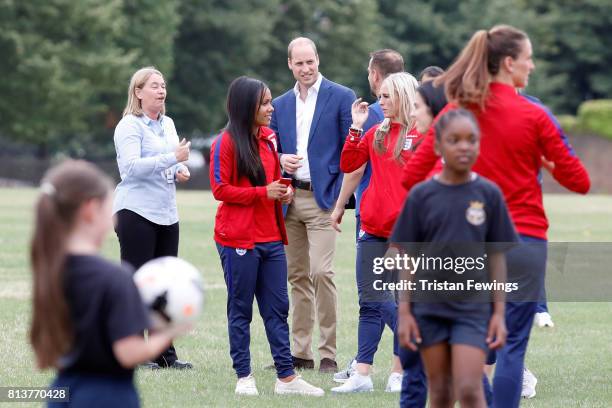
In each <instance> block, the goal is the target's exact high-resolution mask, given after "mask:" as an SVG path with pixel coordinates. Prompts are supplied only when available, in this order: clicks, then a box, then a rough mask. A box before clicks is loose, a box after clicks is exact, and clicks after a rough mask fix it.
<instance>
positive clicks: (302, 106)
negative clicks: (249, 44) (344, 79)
mask: <svg viewBox="0 0 612 408" xmlns="http://www.w3.org/2000/svg"><path fill="white" fill-rule="evenodd" d="M288 65H289V69H290V70H291V71H292V72H293V76H294V78H295V79H296V81H297V82H296V84H295V86H294V87H293V88H292V89H290V90H289V91H287V92H286V93H284V94H283V95H281V96H279V97H278V98H276V99H275V100H274V101H273V105H274V113H273V115H272V122H271V124H270V127H271V128H272V129H273V130H274V131H275V132H276V134H277V136H278V140H279V153H280V154H281V156H280V161H281V166H282V167H283V171H284V173H285V174H286V175H290V176H291V177H292V178H293V186H294V188H295V196H294V199H293V202H292V203H291V204H290V205H289V207H288V208H287V213H286V218H285V223H286V226H287V234H288V239H289V245H287V246H286V248H285V249H286V253H287V263H288V280H289V283H290V284H291V305H292V310H293V321H292V325H291V331H292V342H293V344H292V352H293V361H294V366H295V367H296V368H301V369H313V368H314V358H313V353H312V348H311V345H312V332H313V328H314V321H315V316H316V319H317V320H318V322H319V332H320V340H319V356H320V358H321V361H320V365H319V371H321V372H327V373H330V372H335V371H337V367H338V366H337V364H336V286H335V284H334V281H333V276H334V272H333V271H332V262H333V258H334V251H335V247H336V231H335V230H334V229H333V227H332V225H331V220H330V214H331V211H332V209H333V208H334V205H335V203H336V200H337V199H338V194H339V193H340V186H341V184H342V173H341V172H340V153H341V152H342V146H343V145H344V139H345V138H346V135H347V134H348V129H349V127H350V125H351V104H352V103H353V101H354V100H355V93H354V92H353V91H352V90H350V89H348V88H346V87H344V86H342V85H338V84H336V83H334V82H331V81H329V80H327V79H325V78H324V77H323V75H321V74H320V73H319V56H318V54H317V48H316V46H315V44H314V42H313V41H312V40H310V39H308V38H304V37H300V38H296V39H294V40H293V41H291V43H289V47H288Z"/></svg>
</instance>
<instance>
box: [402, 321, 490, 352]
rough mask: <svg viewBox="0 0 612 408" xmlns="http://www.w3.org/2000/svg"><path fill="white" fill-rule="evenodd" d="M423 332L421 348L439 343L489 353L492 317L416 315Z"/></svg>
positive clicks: (420, 329)
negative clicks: (488, 341)
mask: <svg viewBox="0 0 612 408" xmlns="http://www.w3.org/2000/svg"><path fill="white" fill-rule="evenodd" d="M414 317H415V319H416V321H417V324H418V326H419V331H420V332H421V340H422V343H421V344H420V347H429V346H433V345H434V344H438V343H448V344H465V345H468V346H473V347H477V348H479V349H482V350H483V351H484V352H485V353H487V352H488V351H489V347H488V346H487V329H488V327H489V319H490V317H485V316H465V317H458V318H457V317H455V318H447V317H439V316H435V315H421V314H415V316H414Z"/></svg>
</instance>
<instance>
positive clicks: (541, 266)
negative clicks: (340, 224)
mask: <svg viewBox="0 0 612 408" xmlns="http://www.w3.org/2000/svg"><path fill="white" fill-rule="evenodd" d="M534 68H535V65H534V63H533V61H532V48H531V42H530V41H529V37H528V36H527V34H525V33H524V32H522V31H520V30H518V29H516V28H514V27H511V26H506V25H502V26H495V27H493V28H492V29H490V30H488V31H487V30H480V31H477V32H476V33H475V34H474V35H473V36H472V38H471V40H470V41H469V43H468V44H467V45H466V47H465V48H464V49H463V51H462V52H461V54H460V55H459V57H458V59H457V60H456V61H455V63H453V65H452V66H451V67H450V68H449V69H448V70H447V72H446V73H445V74H443V75H442V76H441V77H440V78H438V79H436V80H434V83H436V84H437V83H444V86H445V89H446V95H447V98H448V100H449V102H451V103H450V104H449V105H447V107H446V108H445V109H444V110H443V111H442V112H445V111H446V110H449V109H456V108H457V107H458V106H461V107H465V108H468V109H470V110H471V111H472V112H473V113H474V114H475V116H476V119H477V121H478V125H479V127H480V129H481V132H482V141H481V146H480V156H479V157H478V160H477V161H476V164H475V165H474V171H475V172H477V173H478V174H480V175H482V176H484V177H487V178H489V179H490V180H492V181H494V182H495V183H496V184H497V185H498V186H499V187H500V188H501V190H502V192H503V194H504V198H505V200H506V203H507V205H508V209H509V211H510V215H511V217H512V221H513V222H514V225H515V227H516V230H517V231H518V233H519V235H520V239H521V244H520V245H518V246H517V247H515V248H514V249H512V250H511V251H510V252H508V254H507V262H508V280H509V281H510V282H518V284H519V289H520V290H519V291H517V292H513V293H510V294H509V295H508V300H509V301H508V304H507V307H506V324H507V326H508V339H507V342H506V345H505V346H504V347H503V348H502V349H501V350H499V351H498V354H497V367H496V369H495V379H494V384H493V397H494V405H495V406H496V407H517V406H518V405H519V401H520V396H521V379H522V376H523V364H524V359H525V353H526V350H527V343H528V341H529V333H530V330H531V325H532V323H533V318H534V313H535V310H536V309H535V308H536V301H537V299H538V296H539V295H540V290H539V289H540V287H541V285H542V284H543V281H544V271H545V267H546V243H547V241H546V239H547V237H546V233H547V230H548V221H547V219H546V214H545V213H544V206H543V203H542V188H541V184H540V182H539V180H538V174H539V171H540V168H541V166H542V156H543V157H544V159H545V160H547V161H550V162H552V163H553V164H554V168H553V170H552V175H553V177H554V178H555V180H557V181H558V182H559V183H561V184H562V185H563V186H565V187H566V188H568V189H570V190H572V191H575V192H578V193H582V194H585V193H586V192H587V191H588V190H589V188H590V180H589V175H588V173H587V171H586V169H585V168H584V166H583V165H582V163H581V162H580V160H579V159H578V157H577V156H576V154H575V153H574V150H573V149H572V147H571V146H570V144H569V141H568V140H567V137H566V136H565V134H564V133H563V131H562V130H561V128H560V127H559V126H557V125H556V124H555V121H554V120H553V119H552V118H551V115H550V112H549V111H548V110H547V109H545V108H543V107H542V106H541V105H539V104H535V103H533V101H531V100H529V99H528V98H526V97H525V96H523V95H521V94H519V93H517V92H516V89H517V88H525V87H526V86H527V82H528V79H529V75H530V74H531V71H533V69H534ZM433 145H434V137H433V131H432V130H430V131H429V132H428V135H427V136H426V138H425V140H424V142H423V144H422V146H421V148H420V149H419V150H418V151H417V152H416V154H415V155H414V157H413V158H412V159H411V160H410V162H408V164H407V166H406V167H405V168H404V177H403V185H404V187H406V188H408V189H410V188H411V187H412V186H413V185H415V184H416V183H417V182H418V181H420V180H422V179H423V178H424V177H425V176H426V175H427V173H428V172H429V171H430V169H431V168H432V167H433V166H434V164H435V162H436V160H437V156H436V154H435V153H434V149H433ZM527 290H529V292H527Z"/></svg>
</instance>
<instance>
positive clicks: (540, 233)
mask: <svg viewBox="0 0 612 408" xmlns="http://www.w3.org/2000/svg"><path fill="white" fill-rule="evenodd" d="M456 108H457V105H454V104H450V103H449V104H448V105H446V107H445V108H444V109H443V110H442V111H441V112H440V114H439V115H438V116H437V117H436V119H437V118H439V117H440V116H442V115H443V114H444V113H445V112H447V111H448V110H451V109H456ZM476 119H477V120H478V125H479V126H480V133H481V141H480V155H479V156H478V160H477V161H476V163H475V164H474V167H473V170H474V171H475V172H477V173H479V174H481V175H483V176H484V177H487V178H488V179H490V180H492V181H494V182H495V183H497V185H498V186H499V187H500V188H501V190H502V192H503V193H504V198H505V199H506V203H507V205H508V210H509V211H510V215H511V216H512V221H513V222H514V225H515V227H516V229H517V231H518V232H519V233H520V234H522V235H527V236H531V237H535V238H540V239H546V238H547V237H546V233H547V231H548V220H547V218H546V214H545V213H544V205H543V203H542V186H541V183H540V181H539V180H538V174H539V172H540V170H541V167H542V160H541V158H542V156H544V158H545V159H546V160H549V161H552V162H553V163H554V164H555V168H554V170H553V173H552V175H553V177H554V178H555V180H557V181H558V182H559V183H560V184H561V185H563V186H564V187H566V188H568V189H569V190H572V191H575V192H577V193H581V194H586V193H587V192H588V191H589V188H590V186H591V181H590V179H589V175H588V173H587V170H586V169H585V167H584V166H583V164H582V163H581V162H580V159H578V157H577V156H576V154H575V153H574V150H573V149H572V147H571V145H570V143H569V141H568V139H567V137H566V136H565V134H564V133H563V130H562V129H561V127H560V126H559V125H558V123H557V122H556V120H555V119H554V117H553V116H552V114H551V113H550V111H549V110H548V109H547V108H545V107H544V106H542V105H540V104H537V103H536V102H534V101H532V100H530V99H528V98H527V97H525V96H523V95H521V94H519V93H517V92H516V90H515V89H514V88H513V87H512V86H510V85H506V84H502V83H499V82H493V83H491V84H490V87H489V96H488V98H487V101H486V104H485V109H484V111H483V112H477V113H476ZM436 121H437V120H436ZM436 121H434V124H432V126H431V128H430V130H429V131H428V132H427V135H426V137H425V139H424V141H423V143H422V144H421V146H420V147H419V149H418V152H416V153H415V155H414V156H413V157H412V158H411V159H410V161H409V162H408V163H407V165H406V167H405V168H404V175H403V178H402V184H403V186H404V187H405V188H406V189H408V190H410V189H411V188H412V186H414V185H415V184H416V183H418V182H419V181H421V180H422V179H424V178H425V176H426V175H427V173H428V172H429V171H430V170H431V168H432V167H433V166H434V165H435V163H436V160H437V159H438V157H437V156H436V154H435V153H434V149H433V146H434V139H435V136H434V125H435V122H436Z"/></svg>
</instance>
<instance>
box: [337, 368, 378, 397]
mask: <svg viewBox="0 0 612 408" xmlns="http://www.w3.org/2000/svg"><path fill="white" fill-rule="evenodd" d="M331 390H332V392H335V393H338V394H344V393H350V392H372V391H374V385H373V384H372V378H370V376H369V375H361V374H359V373H357V372H355V373H354V374H353V375H351V376H350V378H349V379H348V380H346V382H345V383H344V384H342V385H339V386H338V387H334V388H332V389H331Z"/></svg>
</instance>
